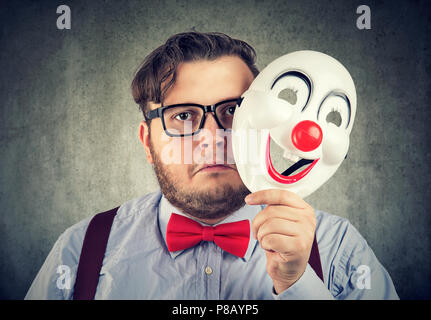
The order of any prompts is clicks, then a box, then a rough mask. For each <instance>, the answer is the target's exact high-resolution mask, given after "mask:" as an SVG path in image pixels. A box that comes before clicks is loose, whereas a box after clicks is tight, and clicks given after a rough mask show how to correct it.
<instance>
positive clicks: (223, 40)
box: [131, 31, 259, 119]
mask: <svg viewBox="0 0 431 320" xmlns="http://www.w3.org/2000/svg"><path fill="white" fill-rule="evenodd" d="M226 55H236V56H238V57H240V58H241V59H242V60H243V61H244V62H245V63H246V64H247V66H248V67H249V68H250V71H251V72H252V73H253V75H254V76H257V74H258V73H259V70H258V69H257V67H256V66H255V63H256V52H255V50H254V49H253V48H252V47H251V46H250V45H249V44H248V43H246V42H245V41H242V40H238V39H233V38H231V37H229V36H228V35H226V34H224V33H220V32H209V33H202V32H196V31H192V32H184V33H178V34H175V35H173V36H171V37H170V38H169V39H168V40H167V41H166V43H165V44H163V45H161V46H160V47H158V48H157V49H155V50H154V51H153V52H151V53H150V54H149V55H148V56H147V57H146V58H145V59H144V61H143V62H142V64H141V65H140V66H139V68H138V71H137V72H136V73H135V77H134V78H133V81H132V85H131V89H132V95H133V98H134V100H135V102H136V103H137V104H138V105H139V108H140V109H141V111H142V113H143V115H144V118H145V119H147V117H146V115H147V111H148V102H150V101H152V102H154V103H161V102H162V101H163V99H164V95H165V94H166V92H167V90H168V89H169V88H170V87H171V86H172V85H173V84H174V83H175V79H176V69H177V66H178V65H179V64H180V63H181V62H189V61H196V60H203V59H206V60H214V59H217V58H219V57H221V56H226ZM171 76H172V78H171V80H170V81H169V82H168V83H167V84H166V85H164V86H163V88H162V84H163V83H164V82H165V81H166V80H167V79H169V77H171Z"/></svg>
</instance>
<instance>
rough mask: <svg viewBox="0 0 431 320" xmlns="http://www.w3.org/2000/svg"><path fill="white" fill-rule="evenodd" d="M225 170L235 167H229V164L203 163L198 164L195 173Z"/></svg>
mask: <svg viewBox="0 0 431 320" xmlns="http://www.w3.org/2000/svg"><path fill="white" fill-rule="evenodd" d="M227 170H236V169H235V168H233V167H231V166H228V165H224V164H205V165H202V166H200V167H199V168H198V169H197V170H196V173H198V172H224V171H227Z"/></svg>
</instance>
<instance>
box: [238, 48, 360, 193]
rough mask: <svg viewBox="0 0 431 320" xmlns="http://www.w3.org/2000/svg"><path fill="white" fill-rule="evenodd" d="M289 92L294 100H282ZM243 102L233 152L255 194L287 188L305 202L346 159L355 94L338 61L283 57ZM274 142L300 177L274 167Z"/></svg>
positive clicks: (308, 54) (311, 54)
mask: <svg viewBox="0 0 431 320" xmlns="http://www.w3.org/2000/svg"><path fill="white" fill-rule="evenodd" d="M280 93H281V95H280ZM284 93H288V94H289V96H288V97H287V99H283V98H281V97H282V96H283V94H284ZM242 98H243V100H242V102H241V103H240V105H239V107H237V108H236V111H235V115H234V119H233V125H232V131H233V132H232V148H233V155H234V157H235V163H236V165H237V169H238V172H239V174H240V176H241V179H242V180H243V182H244V184H245V185H246V187H247V188H248V189H249V190H250V191H251V192H256V191H259V190H264V189H284V190H289V191H292V192H295V193H297V194H298V195H299V196H301V197H306V196H308V195H310V194H311V193H312V192H314V191H315V190H317V188H319V187H320V186H321V185H323V184H324V183H325V182H326V181H327V180H328V179H329V178H330V177H331V176H332V175H333V174H334V173H335V171H336V170H337V169H338V167H339V166H340V164H341V162H342V161H343V160H344V159H345V157H346V156H347V151H348V149H349V135H350V132H351V130H352V126H353V122H354V119H355V113H356V90H355V85H354V83H353V80H352V77H351V76H350V74H349V72H348V71H347V70H346V68H344V66H343V65H341V63H339V62H338V61H337V60H335V59H334V58H332V57H330V56H328V55H326V54H323V53H320V52H316V51H297V52H293V53H290V54H287V55H284V56H282V57H280V58H278V59H276V60H274V61H273V62H271V63H270V64H269V65H268V66H267V67H266V68H265V69H264V70H263V71H262V72H261V73H260V74H259V75H258V76H257V77H256V79H255V80H254V81H253V83H252V84H251V86H250V88H249V89H248V90H247V91H246V92H245V93H244V94H243V95H242ZM271 140H272V143H274V142H275V143H276V144H277V145H278V146H279V147H281V148H282V149H283V152H284V154H283V158H284V159H287V160H286V169H288V168H289V169H290V171H292V170H293V171H295V169H296V172H293V171H292V172H289V170H286V172H285V173H284V175H282V174H281V173H282V172H278V171H276V170H275V169H274V167H273V164H272V161H271V156H270V141H271ZM292 162H293V163H294V164H293V165H292V166H290V164H292ZM301 165H303V166H301ZM298 167H300V168H298Z"/></svg>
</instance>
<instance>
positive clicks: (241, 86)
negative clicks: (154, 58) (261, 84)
mask: <svg viewBox="0 0 431 320" xmlns="http://www.w3.org/2000/svg"><path fill="white" fill-rule="evenodd" d="M253 79H254V77H253V74H252V72H251V71H250V69H249V68H248V67H247V65H246V64H245V63H244V62H243V61H242V60H241V59H240V58H239V57H237V56H223V57H221V58H218V59H216V60H213V61H208V60H199V61H195V62H186V63H182V64H180V65H179V66H178V68H177V78H176V81H175V83H174V84H173V85H172V86H171V88H169V90H168V92H167V94H166V97H165V101H164V105H165V106H167V105H172V104H179V103H198V104H202V105H212V104H215V103H217V102H220V101H223V100H228V99H232V98H238V97H240V96H241V94H242V93H243V92H244V91H246V90H247V89H248V87H249V86H250V84H251V83H252V81H253ZM150 107H151V109H156V108H158V107H160V104H151V105H150ZM203 128H204V130H202V131H201V133H199V134H197V135H194V136H189V137H168V136H167V135H166V133H165V132H164V129H163V126H162V121H161V119H160V118H156V119H153V120H152V121H151V124H150V128H148V126H147V124H146V123H145V122H144V121H143V122H141V125H140V138H141V141H142V143H143V145H144V147H145V150H146V153H147V160H148V162H149V163H152V164H154V169H155V172H156V175H157V178H158V180H159V184H160V187H161V190H162V192H163V194H164V195H165V197H166V198H167V199H168V200H169V201H170V202H171V203H172V204H173V205H174V206H176V207H177V208H179V209H181V210H182V211H183V212H184V213H187V214H190V215H192V216H195V217H197V218H200V219H202V220H206V221H207V222H210V223H211V222H215V221H217V220H220V219H221V218H223V217H225V216H227V215H229V214H230V213H232V212H234V211H235V210H237V209H239V208H240V207H241V206H243V205H244V197H245V195H247V194H248V193H249V191H248V189H247V188H246V187H245V186H244V184H243V182H242V180H241V178H240V176H239V174H238V172H237V170H236V166H235V165H234V164H233V163H234V162H233V158H232V151H231V150H229V149H228V148H230V147H231V143H230V141H229V143H228V140H230V139H231V137H230V134H229V133H228V132H224V131H223V130H221V128H220V127H219V126H218V124H217V122H216V120H215V118H214V114H213V113H206V119H205V124H204V127H203ZM149 130H150V131H151V134H149Z"/></svg>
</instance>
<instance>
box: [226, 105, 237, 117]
mask: <svg viewBox="0 0 431 320" xmlns="http://www.w3.org/2000/svg"><path fill="white" fill-rule="evenodd" d="M235 110H236V106H231V107H227V108H226V114H227V115H230V116H233V114H234V113H235Z"/></svg>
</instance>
